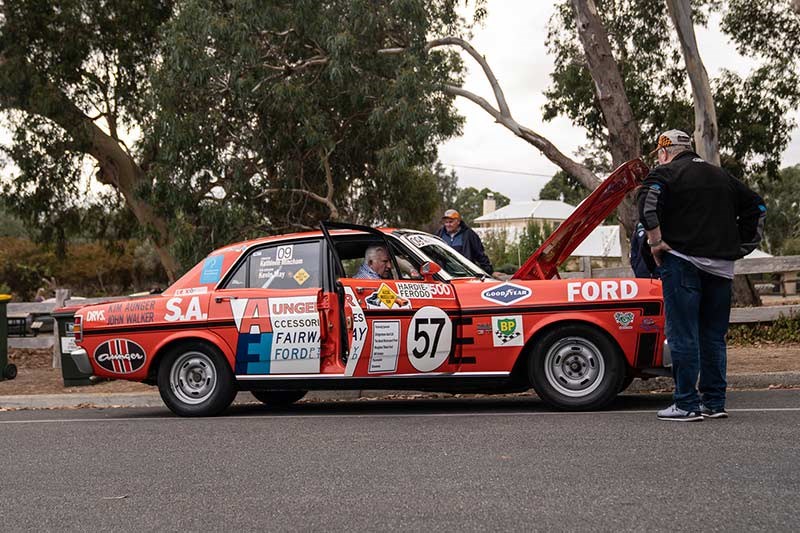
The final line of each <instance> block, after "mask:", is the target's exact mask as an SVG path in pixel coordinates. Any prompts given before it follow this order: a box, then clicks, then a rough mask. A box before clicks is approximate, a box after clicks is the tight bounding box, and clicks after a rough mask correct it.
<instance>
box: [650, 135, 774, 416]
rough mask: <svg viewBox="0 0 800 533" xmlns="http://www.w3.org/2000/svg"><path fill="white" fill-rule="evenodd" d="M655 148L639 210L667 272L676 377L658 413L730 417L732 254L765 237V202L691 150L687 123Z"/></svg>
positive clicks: (661, 270)
mask: <svg viewBox="0 0 800 533" xmlns="http://www.w3.org/2000/svg"><path fill="white" fill-rule="evenodd" d="M650 155H651V156H652V155H656V156H657V157H658V163H659V165H657V166H656V167H655V168H653V169H652V170H651V171H650V174H648V176H647V178H645V180H644V182H643V183H642V187H641V188H640V190H639V196H638V203H639V218H640V221H641V223H642V224H643V225H644V228H645V230H646V232H647V244H648V245H649V246H650V250H651V251H652V253H653V257H654V258H655V260H656V263H657V264H658V272H659V274H660V275H661V281H662V287H663V292H664V306H665V310H666V318H667V328H666V330H667V331H666V334H667V341H668V343H669V348H670V352H671V355H672V377H673V378H674V380H675V392H674V394H673V400H674V403H673V404H672V405H671V406H669V407H668V408H666V409H663V410H661V411H659V412H658V418H659V419H660V420H673V421H680V422H694V421H700V420H703V418H727V417H728V413H727V412H726V411H725V390H726V387H727V381H726V365H727V352H726V346H725V334H726V333H727V331H728V321H729V318H730V308H731V284H732V280H733V262H734V261H735V260H736V259H739V258H741V257H744V256H745V255H747V254H749V253H750V252H752V251H753V250H754V249H755V248H756V246H757V245H758V243H759V241H760V240H761V235H762V231H763V226H764V219H765V217H766V207H765V206H764V201H763V200H762V199H761V197H759V196H758V195H757V194H756V193H754V192H753V191H751V190H750V189H749V188H748V187H747V186H745V185H744V184H743V183H742V182H740V181H739V180H737V179H736V178H734V177H733V176H731V175H730V174H729V173H728V172H727V171H725V170H724V169H722V168H720V167H718V166H716V165H712V164H711V163H708V162H706V161H704V160H703V159H702V158H701V157H700V156H699V155H697V154H696V153H695V152H694V151H692V145H691V138H690V137H689V136H688V135H687V134H686V133H684V132H682V131H679V130H669V131H667V132H664V133H662V134H661V135H660V136H659V137H658V145H657V147H656V149H655V150H653V152H651V154H650ZM698 375H699V378H700V383H699V394H698V387H697V386H696V384H697V382H698Z"/></svg>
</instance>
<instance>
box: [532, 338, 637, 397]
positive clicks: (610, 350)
mask: <svg viewBox="0 0 800 533" xmlns="http://www.w3.org/2000/svg"><path fill="white" fill-rule="evenodd" d="M530 357H531V358H530V364H529V365H528V372H529V377H530V380H531V383H532V384H533V388H534V389H535V390H536V393H537V394H538V395H539V397H540V398H541V399H542V400H544V401H545V402H547V403H548V404H550V405H552V406H554V407H557V408H559V409H564V410H569V411H580V410H586V409H600V408H602V407H604V406H606V405H607V404H608V403H609V402H611V400H613V399H614V398H615V397H616V395H617V393H618V392H619V391H620V387H621V386H622V382H623V380H624V379H625V365H624V363H623V361H622V356H621V354H620V353H619V349H618V348H617V346H616V345H615V344H614V343H613V342H612V341H611V340H610V339H609V338H608V337H606V336H605V335H604V334H603V333H602V332H600V331H599V330H597V329H596V328H594V327H592V326H589V325H586V324H570V325H564V326H559V327H557V328H555V329H553V330H551V331H549V332H547V333H546V334H545V335H544V337H542V338H541V339H539V342H537V343H536V345H535V346H534V348H533V350H532V351H531V356H530Z"/></svg>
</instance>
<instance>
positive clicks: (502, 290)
mask: <svg viewBox="0 0 800 533" xmlns="http://www.w3.org/2000/svg"><path fill="white" fill-rule="evenodd" d="M532 293H533V291H531V290H530V289H529V288H528V287H523V286H522V285H517V284H515V283H502V284H500V285H496V286H494V287H489V288H488V289H484V290H483V292H481V298H483V299H484V300H487V301H489V302H494V303H498V304H500V305H511V304H515V303H517V302H519V301H522V300H525V299H526V298H528V297H529V296H530V295H531V294H532Z"/></svg>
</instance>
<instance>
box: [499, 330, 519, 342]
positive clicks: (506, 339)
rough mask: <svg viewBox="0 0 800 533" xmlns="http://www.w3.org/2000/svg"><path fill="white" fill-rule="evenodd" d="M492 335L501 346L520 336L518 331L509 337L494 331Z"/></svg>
mask: <svg viewBox="0 0 800 533" xmlns="http://www.w3.org/2000/svg"><path fill="white" fill-rule="evenodd" d="M494 334H495V336H496V337H497V340H499V341H500V342H502V343H503V344H506V343H507V342H510V341H512V340H514V339H516V338H517V337H519V336H520V335H521V333H520V332H519V331H515V332H514V333H512V334H510V335H506V334H505V333H501V332H500V331H495V332H494Z"/></svg>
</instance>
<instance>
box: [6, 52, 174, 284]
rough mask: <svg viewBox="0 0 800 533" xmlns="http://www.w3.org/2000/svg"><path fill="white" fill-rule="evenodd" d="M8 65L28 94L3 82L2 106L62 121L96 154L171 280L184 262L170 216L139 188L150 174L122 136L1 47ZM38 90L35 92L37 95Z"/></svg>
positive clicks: (102, 179) (100, 178)
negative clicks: (176, 252) (175, 247)
mask: <svg viewBox="0 0 800 533" xmlns="http://www.w3.org/2000/svg"><path fill="white" fill-rule="evenodd" d="M20 65H22V68H20ZM9 68H13V69H14V70H15V71H14V75H13V76H10V75H8V76H7V80H11V79H13V80H15V81H14V82H13V83H15V84H24V85H25V86H26V87H27V88H28V89H27V90H26V91H25V92H24V93H22V94H24V96H14V94H20V93H19V91H17V90H16V89H18V87H17V86H14V87H5V86H2V87H0V104H2V106H3V107H8V108H14V109H19V110H21V111H24V112H27V113H31V114H34V115H39V116H41V117H45V118H47V119H49V120H52V121H53V122H55V123H56V124H58V125H59V126H61V127H62V128H63V129H64V130H65V131H66V132H67V133H68V134H69V135H70V136H71V137H72V138H73V139H74V140H75V142H76V143H77V144H78V145H80V146H81V147H82V148H81V149H82V150H83V151H84V152H85V153H86V154H87V155H91V156H92V157H94V158H95V159H96V160H97V162H98V165H99V167H100V172H99V173H98V175H97V179H98V181H100V182H101V183H104V184H107V185H111V186H112V187H114V188H115V189H116V190H117V191H119V192H120V194H122V196H123V198H125V203H126V205H127V206H128V208H130V210H131V211H132V212H133V214H134V216H135V217H136V219H137V220H138V222H139V224H140V225H141V226H142V227H143V228H145V230H146V231H147V232H148V233H149V235H150V240H151V241H152V242H153V245H154V247H155V249H156V253H158V257H159V259H160V261H161V264H162V266H163V267H164V270H165V271H166V273H167V276H168V277H169V280H170V281H175V279H176V278H177V275H178V273H179V272H180V266H179V264H178V261H177V260H176V259H175V257H173V256H172V254H171V253H170V251H169V248H170V245H171V244H172V243H173V240H174V238H173V236H172V234H171V232H170V230H169V226H168V224H167V221H166V219H164V218H163V217H161V216H160V215H158V214H157V213H156V212H155V211H154V210H153V207H152V206H151V205H149V204H148V203H147V202H146V201H145V200H143V199H142V198H140V197H139V196H138V194H137V192H136V191H137V188H138V186H139V185H140V184H141V183H143V182H145V180H146V179H147V176H146V175H145V173H144V171H143V170H142V169H141V167H140V166H139V165H138V164H137V163H136V161H134V160H133V158H132V157H131V156H130V154H129V153H128V152H126V151H125V150H124V149H123V148H122V146H121V145H120V142H119V141H118V140H117V139H115V138H113V137H111V136H110V135H108V134H107V133H105V132H104V131H103V130H101V129H100V128H99V127H98V126H97V124H95V123H94V121H93V120H92V119H91V118H89V117H88V116H87V115H86V114H85V113H84V112H83V111H82V110H81V109H79V108H78V107H77V106H76V105H75V104H74V103H73V102H72V100H70V98H69V97H68V96H67V95H66V94H65V93H64V92H63V91H61V90H60V89H59V88H58V87H56V86H55V85H53V84H52V83H51V82H50V81H49V80H47V79H46V78H45V77H43V76H42V75H40V74H39V73H38V72H37V71H36V69H35V68H33V67H32V66H31V65H30V64H28V63H27V62H22V63H20V62H15V64H14V66H13V67H12V66H10V65H9V64H8V61H7V59H6V58H5V56H3V55H2V53H0V74H1V75H3V76H6V72H4V71H5V70H7V69H9ZM33 93H35V94H36V96H35V97H34V96H33Z"/></svg>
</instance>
